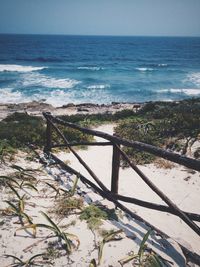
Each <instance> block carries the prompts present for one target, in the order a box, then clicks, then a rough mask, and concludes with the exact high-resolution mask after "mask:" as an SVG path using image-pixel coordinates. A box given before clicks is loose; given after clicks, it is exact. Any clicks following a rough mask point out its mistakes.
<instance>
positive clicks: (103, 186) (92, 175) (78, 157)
mask: <svg viewBox="0 0 200 267" xmlns="http://www.w3.org/2000/svg"><path fill="white" fill-rule="evenodd" d="M47 120H48V121H49V123H50V124H51V126H52V128H53V129H54V130H55V131H56V132H57V133H58V135H60V137H61V138H62V139H63V141H64V142H65V143H66V145H68V144H69V142H68V140H67V138H66V137H65V136H64V135H63V134H62V133H61V131H60V130H59V129H58V128H57V127H56V126H55V125H54V124H53V122H52V121H51V120H50V119H49V118H47ZM69 150H70V151H71V152H72V153H73V154H74V156H75V157H76V158H77V159H78V161H79V162H80V163H81V165H83V167H84V168H85V169H86V170H87V171H88V173H89V174H90V175H91V177H92V178H93V179H94V180H95V181H96V183H97V184H98V185H99V186H100V187H101V188H102V189H103V190H105V191H107V190H108V189H107V188H106V187H105V185H104V184H103V183H102V182H101V181H100V179H99V178H98V177H97V176H96V174H95V173H94V172H93V171H92V170H91V169H90V167H89V166H88V165H87V164H86V163H85V161H84V160H83V159H82V158H81V157H80V156H79V155H78V153H76V151H75V150H74V149H73V148H72V147H70V146H69Z"/></svg>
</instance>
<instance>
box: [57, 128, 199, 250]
mask: <svg viewBox="0 0 200 267" xmlns="http://www.w3.org/2000/svg"><path fill="white" fill-rule="evenodd" d="M113 127H114V125H112V124H110V125H102V126H100V127H98V128H97V129H96V130H99V131H103V132H107V133H109V134H112V133H113ZM96 140H98V141H100V140H101V141H103V140H102V139H101V138H98V137H97V138H96ZM104 141H105V140H104ZM79 155H80V156H81V157H82V158H83V159H84V160H85V161H86V163H87V164H88V166H90V167H91V169H92V170H93V171H94V172H95V174H96V175H97V176H98V177H99V178H100V179H101V181H102V182H103V183H104V184H105V185H106V186H107V187H108V188H110V183H111V178H110V177H111V165H112V148H111V147H110V146H109V147H108V146H106V147H89V148H88V150H82V151H79ZM60 157H61V158H62V159H67V160H69V161H70V165H71V166H72V167H73V168H75V169H76V170H78V171H80V172H81V173H82V174H84V175H85V176H86V177H89V174H88V173H87V171H86V170H85V169H84V167H83V166H81V164H80V163H79V162H78V160H77V159H76V158H75V157H74V155H73V154H72V153H70V154H63V153H61V154H60ZM140 169H141V170H142V171H143V172H144V173H145V174H146V175H147V176H148V177H149V178H150V179H151V181H152V182H153V183H154V184H155V185H156V186H157V187H158V188H159V189H161V190H162V192H163V193H165V194H166V195H167V196H168V197H169V198H170V199H171V200H172V201H173V202H174V203H175V204H177V205H178V207H179V208H181V209H182V210H184V211H188V212H194V213H197V214H200V204H199V203H200V174H199V173H198V172H195V174H191V173H189V172H188V170H187V169H186V168H185V167H182V166H178V165H175V167H174V168H172V169H158V168H157V167H156V166H155V165H153V164H149V165H146V166H140ZM91 179H92V178H91ZM185 179H186V180H185ZM187 179H188V181H187ZM119 193H120V194H122V195H125V196H130V197H131V196H132V197H134V198H138V199H141V200H146V201H150V202H153V203H158V204H165V203H163V201H162V200H161V199H160V198H159V197H158V196H157V195H156V194H155V193H154V192H153V191H152V190H151V189H150V188H149V187H148V186H147V185H146V184H145V183H144V182H143V181H142V179H141V178H140V177H139V176H138V175H137V174H136V173H135V172H134V171H133V170H132V169H130V168H126V169H120V182H119ZM125 205H127V206H128V207H129V208H131V209H132V210H133V211H135V212H136V213H137V214H138V215H140V216H142V217H143V218H144V219H145V220H147V221H148V222H150V223H151V224H153V225H154V226H156V227H158V228H159V229H161V230H162V231H164V232H165V233H167V234H168V235H169V236H171V237H173V238H174V239H177V240H178V241H179V242H180V243H183V244H185V245H186V244H188V247H191V248H192V249H193V250H194V251H195V252H197V253H199V254H200V238H199V237H198V235H197V234H196V233H194V231H193V230H191V229H190V228H189V227H188V226H187V225H186V224H185V223H184V222H183V221H182V220H181V219H179V218H178V217H176V216H174V215H171V214H169V213H163V212H158V211H152V210H150V209H146V208H143V207H140V206H136V205H133V204H128V203H126V204H125ZM199 225H200V224H199Z"/></svg>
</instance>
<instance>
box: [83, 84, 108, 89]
mask: <svg viewBox="0 0 200 267" xmlns="http://www.w3.org/2000/svg"><path fill="white" fill-rule="evenodd" d="M105 88H110V85H109V84H97V85H89V86H88V87H87V89H92V90H95V89H105Z"/></svg>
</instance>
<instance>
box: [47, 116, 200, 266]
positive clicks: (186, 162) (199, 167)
mask: <svg viewBox="0 0 200 267" xmlns="http://www.w3.org/2000/svg"><path fill="white" fill-rule="evenodd" d="M43 115H44V117H45V118H46V120H47V128H46V146H45V148H44V151H45V152H46V153H47V154H50V153H51V149H52V148H55V147H67V148H68V149H69V150H70V151H71V152H72V153H73V154H74V156H75V157H76V158H77V159H78V161H79V162H80V163H81V164H82V165H83V166H84V168H85V169H86V170H87V171H88V173H89V174H90V175H91V177H92V178H93V179H94V180H95V181H96V183H97V184H98V186H96V185H95V186H94V184H93V183H92V182H88V181H89V180H87V179H86V178H85V179H86V180H87V183H89V184H90V185H91V186H92V187H93V188H94V189H95V190H96V191H98V190H97V188H96V187H98V188H99V192H101V194H102V192H103V194H104V195H105V196H106V197H107V198H108V199H109V200H111V201H113V202H115V203H117V204H118V206H121V207H122V206H123V205H122V204H121V203H119V202H118V200H120V201H124V202H129V203H134V204H136V205H140V206H143V207H146V208H149V209H154V210H159V211H162V212H169V213H171V214H174V215H176V216H179V217H180V218H181V219H182V220H183V221H184V222H185V223H186V224H187V225H188V226H189V227H190V228H191V229H192V230H193V231H195V232H196V233H197V234H198V235H199V236H200V228H199V227H198V225H197V224H195V223H194V221H200V215H198V214H194V213H189V212H185V211H182V210H180V209H179V208H178V207H177V206H176V205H175V204H174V203H173V202H172V201H171V200H170V199H169V198H168V197H167V196H166V195H165V194H164V193H163V192H162V191H161V190H160V189H159V188H157V187H156V186H155V185H154V184H153V183H152V182H151V180H150V179H148V177H147V176H146V175H145V174H144V173H143V172H142V171H141V170H140V169H139V168H138V167H137V166H136V165H135V164H134V163H133V162H132V161H131V160H130V159H129V157H128V156H127V154H126V153H125V152H124V151H123V150H122V149H121V148H120V146H127V147H132V148H137V149H138V150H140V151H145V152H148V153H151V154H153V155H156V156H159V157H162V158H164V159H167V160H170V161H172V162H175V163H179V164H181V165H183V166H186V167H188V168H191V169H193V170H196V171H200V161H199V160H196V159H192V158H188V157H185V156H181V155H179V154H177V153H172V152H169V151H166V150H163V149H160V148H157V147H154V146H151V145H148V144H144V143H141V142H137V141H133V142H130V141H127V140H125V139H122V138H119V137H117V136H112V135H109V134H106V133H103V132H100V131H94V130H91V129H87V128H83V127H80V126H78V125H76V124H73V123H69V122H66V121H63V120H61V119H58V118H56V117H54V116H52V115H51V114H50V113H43ZM57 125H62V126H65V127H70V128H72V129H76V130H79V131H81V132H83V133H85V134H88V135H93V136H98V137H102V138H104V139H106V140H107V142H78V143H77V142H73V143H70V142H69V141H68V140H67V137H66V136H65V135H64V134H63V133H62V131H61V130H60V129H59V128H58V126H57ZM52 130H54V131H55V132H56V133H57V134H58V136H60V137H61V139H62V140H63V142H64V143H62V144H53V141H52ZM80 145H87V146H91V145H93V146H94V145H95V146H107V145H110V146H113V158H112V174H111V190H109V189H108V188H107V187H106V186H105V185H104V184H103V183H102V182H101V179H99V178H98V177H97V176H96V174H95V173H94V172H93V171H92V170H91V168H90V167H89V166H88V165H87V163H86V162H85V161H84V160H83V159H82V158H81V157H80V156H79V155H78V153H77V152H76V151H75V150H74V149H73V148H72V147H73V146H80ZM51 156H52V157H53V158H54V160H56V161H57V162H58V163H59V164H61V165H63V163H62V162H61V161H60V160H59V159H58V158H57V157H56V156H55V155H53V154H52V153H51ZM120 157H123V159H124V160H125V161H126V162H127V163H128V164H129V166H130V167H131V168H132V169H133V170H134V171H135V172H136V173H137V174H138V175H139V176H140V177H141V178H142V179H143V181H144V182H145V183H146V184H147V185H148V186H149V187H150V188H151V189H152V190H153V191H154V192H155V193H156V194H157V195H158V196H159V197H160V198H161V199H162V200H163V201H164V202H165V203H166V204H167V206H164V205H158V204H155V203H149V202H146V201H142V200H138V199H135V198H132V197H126V196H121V195H119V194H118V188H119V168H120ZM68 167H69V166H68ZM65 168H66V166H65ZM69 169H70V167H69ZM86 180H85V181H86ZM123 207H124V206H123ZM125 209H126V210H127V211H129V213H130V214H132V212H131V211H130V210H128V209H127V208H125ZM132 215H133V214H132ZM135 216H136V215H135ZM136 217H137V216H136ZM139 218H140V220H141V217H139ZM142 220H143V219H142ZM143 221H144V220H143ZM154 229H155V227H154ZM156 230H157V231H158V230H159V229H156ZM197 258H198V257H197ZM197 261H199V264H200V257H199V258H198V260H197ZM197 261H196V262H197Z"/></svg>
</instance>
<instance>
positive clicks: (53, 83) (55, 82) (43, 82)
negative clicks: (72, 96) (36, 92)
mask: <svg viewBox="0 0 200 267" xmlns="http://www.w3.org/2000/svg"><path fill="white" fill-rule="evenodd" d="M23 78H24V79H23V81H22V85H23V86H42V87H48V88H59V89H69V88H73V87H74V86H75V85H77V84H79V83H80V81H77V80H73V79H69V78H66V79H56V78H53V77H48V76H46V75H42V74H39V73H34V74H28V75H24V77H23Z"/></svg>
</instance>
